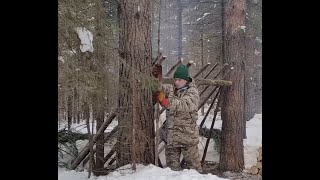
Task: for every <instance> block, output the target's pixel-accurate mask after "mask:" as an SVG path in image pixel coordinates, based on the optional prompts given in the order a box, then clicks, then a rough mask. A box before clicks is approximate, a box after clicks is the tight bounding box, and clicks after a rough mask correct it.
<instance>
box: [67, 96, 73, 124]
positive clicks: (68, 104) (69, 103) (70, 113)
mask: <svg viewBox="0 0 320 180" xmlns="http://www.w3.org/2000/svg"><path fill="white" fill-rule="evenodd" d="M67 101H68V103H67V108H68V110H67V112H68V115H67V118H68V129H69V130H70V129H71V124H72V96H70V95H69V96H68V97H67Z"/></svg>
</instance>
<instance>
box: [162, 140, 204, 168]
mask: <svg viewBox="0 0 320 180" xmlns="http://www.w3.org/2000/svg"><path fill="white" fill-rule="evenodd" d="M181 153H182V155H183V157H184V159H185V161H186V164H187V168H189V169H195V170H197V171H198V172H202V168H201V163H200V154H199V151H198V145H195V146H189V147H173V148H166V150H165V154H166V162H167V167H169V168H171V169H172V170H174V171H180V170H182V168H181V166H180V155H181Z"/></svg>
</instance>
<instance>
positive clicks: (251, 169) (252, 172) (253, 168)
mask: <svg viewBox="0 0 320 180" xmlns="http://www.w3.org/2000/svg"><path fill="white" fill-rule="evenodd" d="M258 172H259V169H258V168H257V166H252V167H251V168H250V173H251V174H258Z"/></svg>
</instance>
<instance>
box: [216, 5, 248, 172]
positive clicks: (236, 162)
mask: <svg viewBox="0 0 320 180" xmlns="http://www.w3.org/2000/svg"><path fill="white" fill-rule="evenodd" d="M245 7H246V1H245V0H230V1H229V2H228V5H227V7H226V19H225V30H226V39H225V40H226V42H225V48H226V52H225V53H226V54H225V57H226V62H227V63H229V65H231V69H232V70H231V71H230V73H229V74H227V76H226V80H229V81H232V86H231V87H223V89H224V91H223V103H222V111H221V116H222V120H223V122H222V137H221V146H222V147H221V153H220V162H219V169H220V170H222V171H235V172H240V171H242V170H243V168H244V154H243V151H244V150H243V128H244V127H243V111H244V105H243V104H244V62H245V34H244V33H245V32H244V31H245V27H244V25H245Z"/></svg>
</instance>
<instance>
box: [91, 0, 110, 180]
mask: <svg viewBox="0 0 320 180" xmlns="http://www.w3.org/2000/svg"><path fill="white" fill-rule="evenodd" d="M95 2H96V18H95V19H96V21H95V26H96V39H97V40H96V41H94V47H95V52H94V54H95V57H96V59H97V63H96V64H95V68H96V70H97V73H98V76H97V77H96V82H97V89H96V94H95V96H94V104H93V106H96V107H95V112H94V113H93V114H94V119H95V120H96V122H97V125H96V132H98V130H99V129H100V127H101V125H102V124H103V122H104V117H105V110H106V106H107V101H106V95H107V92H108V91H109V89H108V86H107V77H108V74H107V69H106V66H107V61H108V57H107V56H106V50H107V48H106V45H105V40H106V38H107V36H106V31H105V26H106V22H105V21H104V18H105V17H106V9H105V8H104V1H101V0H98V1H95ZM92 133H93V132H92ZM95 143H96V164H95V170H97V171H96V172H95V173H94V174H95V175H100V172H101V169H102V168H103V167H104V134H103V133H102V134H101V136H100V137H99V139H97V141H96V142H95ZM99 170H100V171H99Z"/></svg>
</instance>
